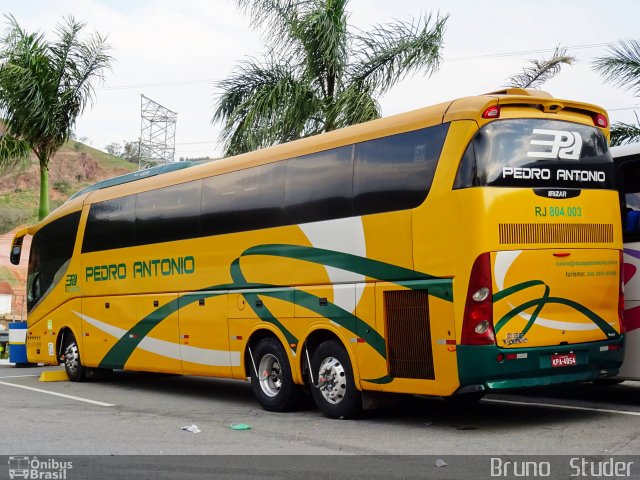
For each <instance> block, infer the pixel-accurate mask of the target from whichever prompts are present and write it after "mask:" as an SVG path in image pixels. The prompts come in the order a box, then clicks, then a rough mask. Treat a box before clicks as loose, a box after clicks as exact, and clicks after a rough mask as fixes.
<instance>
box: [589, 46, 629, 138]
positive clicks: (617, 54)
mask: <svg viewBox="0 0 640 480" xmlns="http://www.w3.org/2000/svg"><path fill="white" fill-rule="evenodd" d="M608 52H609V55H606V56H604V57H598V58H596V59H595V60H594V62H593V68H594V70H596V71H598V72H600V74H601V75H602V76H603V77H604V79H605V81H606V82H609V83H611V84H613V85H614V86H615V87H623V88H626V89H627V90H631V91H633V93H634V95H635V96H639V95H640V42H638V41H637V40H629V41H626V42H624V41H622V42H618V45H614V46H612V47H610V48H609V50H608ZM638 141H640V123H638V125H633V124H632V123H624V122H616V123H614V124H613V125H611V145H623V144H625V143H630V142H638Z"/></svg>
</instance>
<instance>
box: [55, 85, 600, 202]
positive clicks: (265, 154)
mask: <svg viewBox="0 0 640 480" xmlns="http://www.w3.org/2000/svg"><path fill="white" fill-rule="evenodd" d="M491 105H499V106H502V107H515V108H520V107H528V108H534V109H536V110H538V111H540V113H542V112H547V111H553V112H554V113H556V112H559V111H561V110H565V111H568V112H573V114H574V115H575V114H582V115H586V117H583V118H588V117H590V116H592V115H593V114H594V113H603V114H605V115H606V112H605V111H604V110H603V109H602V108H600V107H598V106H595V105H590V104H586V103H581V102H575V101H571V100H562V99H556V98H554V97H552V96H551V95H550V94H549V93H547V92H543V91H540V90H531V89H521V88H513V89H506V90H500V91H495V92H490V93H486V94H482V95H475V96H469V97H462V98H458V99H455V100H450V101H448V102H444V103H440V104H437V105H432V106H428V107H423V108H420V109H416V110H413V111H410V112H405V113H400V114H396V115H392V116H389V117H383V118H379V119H377V120H372V121H369V122H365V123H361V124H357V125H352V126H349V127H345V128H341V129H338V130H333V131H331V132H327V133H323V134H320V135H314V136H311V137H306V138H302V139H299V140H294V141H291V142H287V143H282V144H279V145H275V146H272V147H267V148H264V149H261V150H256V151H252V152H248V153H244V154H240V155H237V156H234V157H226V158H221V159H219V160H217V161H214V162H176V163H172V164H168V165H164V166H160V167H154V168H152V169H149V170H143V171H139V172H134V173H129V174H126V175H122V176H119V177H115V178H112V179H108V180H103V181H102V182H98V183H96V184H94V185H91V186H89V187H87V188H85V189H83V190H80V191H79V192H77V193H76V194H74V195H73V196H71V197H70V198H69V200H68V202H69V203H71V204H75V203H76V202H75V201H72V200H77V199H79V197H82V196H84V195H85V194H88V195H87V196H86V197H84V198H83V199H81V203H82V204H92V203H95V202H100V201H103V200H106V199H109V198H115V197H119V196H122V195H128V194H133V193H136V192H140V191H146V190H151V189H155V188H162V187H164V186H168V185H172V184H174V183H181V182H185V181H189V180H193V179H196V178H203V177H208V176H212V175H218V174H221V173H226V172H229V171H234V170H241V169H245V168H251V167H254V166H258V165H262V164H267V163H271V162H275V161H279V160H284V159H287V158H292V157H296V156H303V155H307V154H309V153H314V152H318V151H322V150H326V149H331V148H336V147H339V146H342V145H347V144H350V143H357V142H361V141H367V140H371V139H374V138H379V137H383V136H388V135H394V134H397V133H402V132H405V131H408V130H417V129H419V128H425V127H428V126H433V125H437V124H440V123H446V122H450V121H454V120H475V121H478V122H480V123H486V122H488V121H492V120H491V119H484V118H482V117H481V116H482V113H483V112H484V111H485V110H486V109H487V108H488V107H489V106H491ZM188 167H194V168H193V169H192V168H188ZM165 174H167V175H165ZM151 178H153V180H151ZM138 180H139V182H138ZM134 182H135V186H134V185H133V184H132V183H134ZM65 205H66V203H65Z"/></svg>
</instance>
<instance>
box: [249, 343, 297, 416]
mask: <svg viewBox="0 0 640 480" xmlns="http://www.w3.org/2000/svg"><path fill="white" fill-rule="evenodd" d="M252 354H253V360H254V361H255V362H256V363H255V365H253V366H251V367H250V370H251V389H252V390H253V394H254V395H255V397H256V399H257V400H258V402H259V403H260V405H261V406H262V408H264V409H265V410H268V411H269V412H285V411H287V410H292V409H293V408H295V407H296V405H297V404H298V402H299V400H300V397H301V395H302V389H301V388H300V387H299V386H298V385H296V384H295V383H293V378H292V376H291V366H290V365H289V359H288V358H287V354H286V352H285V351H284V348H282V345H281V344H280V342H279V341H278V340H277V339H275V338H273V337H267V338H263V339H262V340H260V341H259V342H258V344H257V345H256V347H255V349H254V350H253V352H252ZM256 369H257V373H258V375H259V378H258V377H257V376H256Z"/></svg>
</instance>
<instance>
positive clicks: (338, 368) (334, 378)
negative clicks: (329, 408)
mask: <svg viewBox="0 0 640 480" xmlns="http://www.w3.org/2000/svg"><path fill="white" fill-rule="evenodd" d="M318 388H319V389H320V392H321V393H322V396H323V397H324V399H325V400H326V401H327V402H329V403H332V404H334V405H335V404H337V403H340V402H341V401H342V399H343V398H344V395H345V394H346V393H347V375H346V372H345V370H344V366H343V365H342V364H341V363H340V361H339V360H338V359H337V358H334V357H327V358H325V359H324V360H323V361H322V363H321V364H320V369H319V372H318Z"/></svg>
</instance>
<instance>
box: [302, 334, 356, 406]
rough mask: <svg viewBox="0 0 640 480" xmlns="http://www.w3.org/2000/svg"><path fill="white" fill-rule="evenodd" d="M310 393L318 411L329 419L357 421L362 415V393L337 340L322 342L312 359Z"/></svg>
mask: <svg viewBox="0 0 640 480" xmlns="http://www.w3.org/2000/svg"><path fill="white" fill-rule="evenodd" d="M311 368H312V369H313V381H314V382H315V385H312V386H311V394H312V396H313V400H314V402H315V404H316V406H317V407H318V409H319V410H320V411H321V412H322V413H324V414H325V415H326V416H327V417H329V418H355V417H357V416H358V415H359V414H360V413H361V412H362V394H361V393H360V391H359V390H358V389H357V388H356V384H355V381H354V380H353V369H352V367H351V361H350V360H349V355H348V354H347V351H346V350H345V349H344V347H343V346H342V345H341V344H340V343H338V342H337V341H335V340H327V341H325V342H322V343H321V344H320V345H319V346H318V348H316V350H315V351H314V352H313V356H312V358H311Z"/></svg>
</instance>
